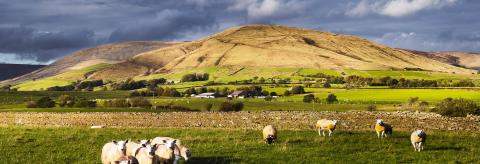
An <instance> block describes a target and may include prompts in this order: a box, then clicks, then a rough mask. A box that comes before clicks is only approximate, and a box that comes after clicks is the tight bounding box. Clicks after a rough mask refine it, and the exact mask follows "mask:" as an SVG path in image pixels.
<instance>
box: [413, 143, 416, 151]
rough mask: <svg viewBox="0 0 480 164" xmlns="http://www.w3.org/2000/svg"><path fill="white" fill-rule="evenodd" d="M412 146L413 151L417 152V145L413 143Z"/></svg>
mask: <svg viewBox="0 0 480 164" xmlns="http://www.w3.org/2000/svg"><path fill="white" fill-rule="evenodd" d="M412 145H413V149H415V151H417V145H416V144H415V142H412Z"/></svg>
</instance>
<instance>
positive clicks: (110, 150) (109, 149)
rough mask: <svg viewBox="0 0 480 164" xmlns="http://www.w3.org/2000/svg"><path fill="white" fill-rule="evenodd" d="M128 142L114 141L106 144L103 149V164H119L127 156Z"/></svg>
mask: <svg viewBox="0 0 480 164" xmlns="http://www.w3.org/2000/svg"><path fill="white" fill-rule="evenodd" d="M127 143H128V140H126V141H112V142H109V143H106V144H105V145H104V146H103V148H102V155H101V159H102V163H103V164H111V163H118V162H119V161H121V160H122V158H124V156H126V154H125V153H126V146H125V145H126V144H127Z"/></svg>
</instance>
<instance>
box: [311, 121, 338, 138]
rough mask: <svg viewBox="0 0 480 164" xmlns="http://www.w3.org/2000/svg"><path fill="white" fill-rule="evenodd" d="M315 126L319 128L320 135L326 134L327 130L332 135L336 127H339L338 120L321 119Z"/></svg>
mask: <svg viewBox="0 0 480 164" xmlns="http://www.w3.org/2000/svg"><path fill="white" fill-rule="evenodd" d="M315 127H316V128H317V129H318V135H320V136H321V135H322V134H323V136H325V130H328V136H331V135H332V133H333V131H334V130H335V128H336V127H337V120H326V119H321V120H318V121H317V124H315Z"/></svg>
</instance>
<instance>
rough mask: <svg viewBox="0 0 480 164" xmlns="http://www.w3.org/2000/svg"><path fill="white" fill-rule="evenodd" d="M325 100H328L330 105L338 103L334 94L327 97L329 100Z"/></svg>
mask: <svg viewBox="0 0 480 164" xmlns="http://www.w3.org/2000/svg"><path fill="white" fill-rule="evenodd" d="M325 100H326V101H327V103H329V104H331V103H335V102H338V100H337V96H335V95H334V94H333V93H330V94H328V96H327V98H326V99H325Z"/></svg>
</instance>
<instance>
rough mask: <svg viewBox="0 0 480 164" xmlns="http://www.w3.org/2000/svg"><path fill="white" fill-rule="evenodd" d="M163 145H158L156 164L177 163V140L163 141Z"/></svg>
mask: <svg viewBox="0 0 480 164" xmlns="http://www.w3.org/2000/svg"><path fill="white" fill-rule="evenodd" d="M162 142H163V143H162V144H157V150H156V151H155V163H162V164H173V163H175V162H177V159H176V158H175V153H174V151H175V147H177V146H176V144H175V143H176V140H173V141H172V140H168V141H166V140H163V141H162Z"/></svg>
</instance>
